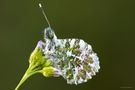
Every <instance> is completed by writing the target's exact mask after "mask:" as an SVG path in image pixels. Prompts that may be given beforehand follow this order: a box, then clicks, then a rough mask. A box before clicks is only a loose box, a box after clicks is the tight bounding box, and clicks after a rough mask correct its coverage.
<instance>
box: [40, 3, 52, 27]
mask: <svg viewBox="0 0 135 90" xmlns="http://www.w3.org/2000/svg"><path fill="white" fill-rule="evenodd" d="M39 8H40V9H41V11H42V13H43V15H44V18H45V20H46V21H47V24H48V26H49V27H51V25H50V22H49V20H48V18H47V16H46V13H45V11H44V9H43V7H42V4H41V3H39Z"/></svg>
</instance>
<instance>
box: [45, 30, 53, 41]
mask: <svg viewBox="0 0 135 90" xmlns="http://www.w3.org/2000/svg"><path fill="white" fill-rule="evenodd" d="M45 38H46V39H50V40H52V39H53V38H54V32H53V30H52V29H51V28H50V27H49V28H46V29H45Z"/></svg>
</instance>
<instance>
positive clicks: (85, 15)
mask: <svg viewBox="0 0 135 90" xmlns="http://www.w3.org/2000/svg"><path fill="white" fill-rule="evenodd" d="M39 2H41V3H42V5H43V8H44V9H45V11H46V12H47V16H48V18H49V20H50V22H51V25H52V27H53V29H54V30H55V32H56V34H57V36H58V37H59V38H73V37H74V38H82V39H84V40H85V41H86V42H88V43H89V44H91V45H92V46H93V49H94V51H95V52H97V53H98V56H99V57H100V65H101V69H100V72H99V73H98V74H97V75H96V76H94V77H93V79H91V80H89V81H88V82H87V83H84V84H81V85H77V86H76V85H67V84H66V81H65V80H64V79H63V78H44V77H43V76H42V75H40V74H37V75H34V76H32V77H31V78H29V79H28V80H27V81H26V82H25V83H24V84H23V86H22V87H21V88H20V90H135V2H134V0H42V1H39V0H3V1H2V0H1V1H0V90H14V88H15V87H16V85H17V84H18V82H19V81H20V79H21V77H22V76H23V74H24V72H25V70H26V69H27V67H28V58H29V55H30V53H31V52H32V50H33V49H34V48H35V46H36V44H37V42H38V40H42V39H43V30H44V28H45V27H47V23H46V21H45V20H44V17H43V15H42V13H41V10H40V9H39V7H38V3H39Z"/></svg>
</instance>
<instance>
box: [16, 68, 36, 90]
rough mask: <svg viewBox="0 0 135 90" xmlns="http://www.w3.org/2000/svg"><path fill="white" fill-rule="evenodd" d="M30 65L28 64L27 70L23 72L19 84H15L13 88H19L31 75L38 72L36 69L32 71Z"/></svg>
mask: <svg viewBox="0 0 135 90" xmlns="http://www.w3.org/2000/svg"><path fill="white" fill-rule="evenodd" d="M32 69H33V68H32V67H31V66H30V67H29V68H28V69H27V71H26V72H25V74H24V76H23V77H22V79H21V80H20V82H19V84H18V85H17V87H16V88H15V90H19V88H20V86H21V85H22V84H23V83H24V82H25V81H26V80H27V79H28V78H29V77H30V76H32V75H34V74H36V73H38V71H32Z"/></svg>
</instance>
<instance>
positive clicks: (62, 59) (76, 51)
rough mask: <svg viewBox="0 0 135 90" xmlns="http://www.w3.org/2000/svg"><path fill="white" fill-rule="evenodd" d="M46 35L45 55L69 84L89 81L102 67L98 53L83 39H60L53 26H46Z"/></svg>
mask: <svg viewBox="0 0 135 90" xmlns="http://www.w3.org/2000/svg"><path fill="white" fill-rule="evenodd" d="M44 35H45V36H44V39H45V45H44V47H43V52H44V55H45V56H46V57H47V58H48V59H50V60H52V62H53V67H55V68H56V69H58V70H59V71H60V72H61V73H60V75H58V76H63V77H64V78H65V79H66V80H67V83H68V84H80V83H83V82H87V80H88V79H91V78H92V76H94V75H95V74H96V72H98V70H99V69H100V66H99V59H98V57H97V55H96V53H94V52H93V50H92V47H91V45H89V44H87V43H86V42H84V41H83V40H82V39H58V38H57V37H56V35H55V33H54V31H53V30H52V29H51V28H46V29H45V34H44Z"/></svg>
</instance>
